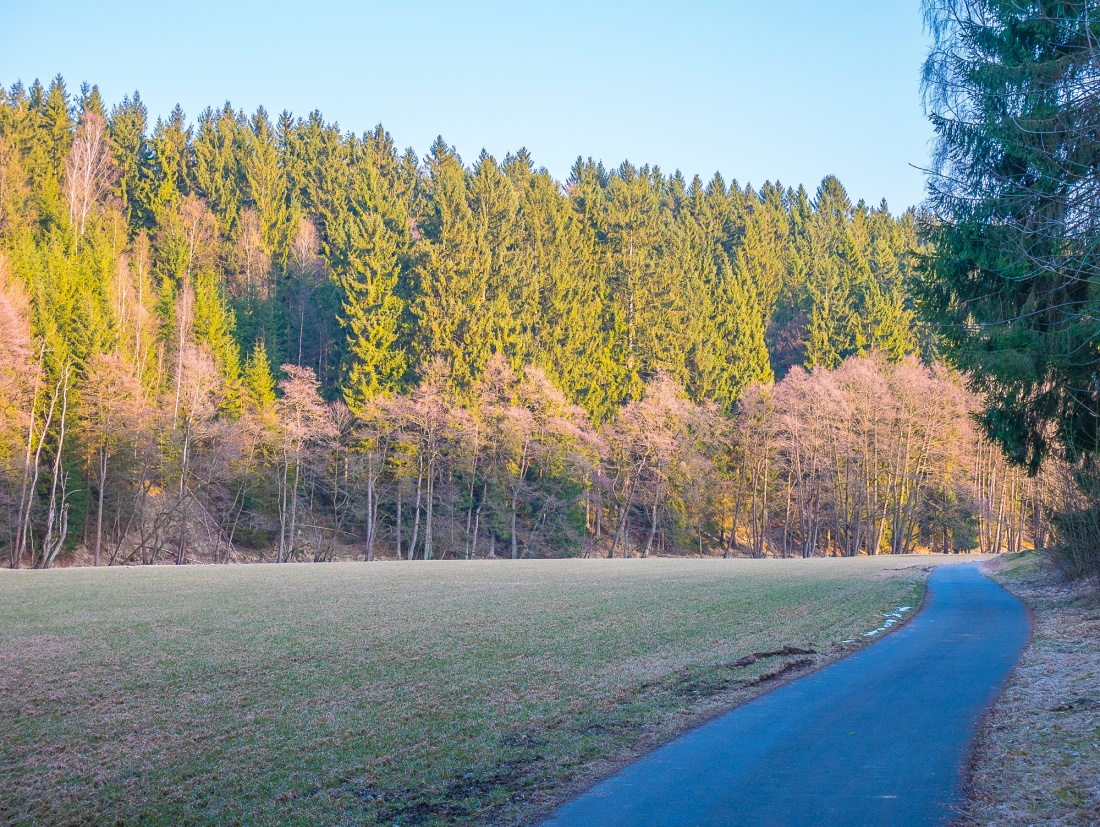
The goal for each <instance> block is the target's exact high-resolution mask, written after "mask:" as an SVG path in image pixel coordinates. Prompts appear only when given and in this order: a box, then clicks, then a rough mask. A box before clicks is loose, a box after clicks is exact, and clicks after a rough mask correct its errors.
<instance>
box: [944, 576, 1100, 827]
mask: <svg viewBox="0 0 1100 827" xmlns="http://www.w3.org/2000/svg"><path fill="white" fill-rule="evenodd" d="M1039 562H1040V561H1039V560H1038V559H1037V558H1036V556H1035V555H1034V554H1028V555H1013V557H1012V558H1008V559H1004V560H998V561H996V567H995V568H996V571H997V573H996V575H995V576H996V578H997V579H998V580H999V581H1000V582H1001V583H1002V584H1004V585H1005V586H1006V587H1007V588H1009V589H1011V590H1012V591H1013V592H1015V593H1016V594H1017V595H1019V596H1020V597H1021V598H1022V599H1023V600H1024V601H1026V602H1027V604H1028V605H1029V606H1030V607H1031V610H1032V613H1033V614H1032V617H1033V622H1034V637H1033V640H1032V642H1031V645H1030V646H1029V647H1028V648H1027V650H1025V652H1024V655H1023V657H1022V658H1021V660H1020V663H1019V665H1018V666H1017V667H1016V670H1015V671H1014V672H1013V673H1012V676H1011V678H1010V679H1009V683H1008V686H1007V687H1006V689H1005V691H1004V693H1003V694H1002V695H1001V697H1000V698H999V699H998V701H997V703H996V704H995V705H994V707H993V710H992V711H991V713H990V715H989V717H988V718H987V720H986V724H985V727H984V730H983V732H982V734H981V735H980V736H979V739H978V743H977V749H976V755H975V760H974V764H973V774H972V778H971V782H970V790H969V796H968V802H967V807H966V811H965V815H964V817H963V818H962V819H960V820H959V822H958V823H959V824H960V825H965V827H978V825H991V826H992V825H996V827H1017V825H1019V827H1024V825H1036V824H1042V825H1047V826H1048V827H1068V825H1090V826H1094V825H1097V824H1100V597H1098V596H1097V594H1096V592H1095V591H1093V590H1090V589H1087V588H1084V587H1081V586H1076V587H1074V586H1069V585H1067V584H1065V583H1064V582H1061V581H1060V580H1059V579H1057V578H1056V577H1055V576H1054V575H1052V574H1051V573H1050V571H1049V568H1048V567H1045V566H1040V565H1039Z"/></svg>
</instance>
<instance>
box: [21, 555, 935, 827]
mask: <svg viewBox="0 0 1100 827" xmlns="http://www.w3.org/2000/svg"><path fill="white" fill-rule="evenodd" d="M930 562H936V558H925V557H922V558H918V560H914V559H913V558H908V559H900V560H899V559H897V558H871V559H867V558H862V559H854V560H807V561H801V560H798V561H795V560H761V561H751V560H622V561H619V560H614V561H604V560H572V561H530V562H519V563H508V562H472V563H462V562H446V563H439V562H434V563H374V564H327V565H308V564H305V565H286V566H262V565H252V566H223V567H212V566H211V567H184V568H175V567H155V568H154V567H149V568H126V569H121V568H115V569H98V570H89V569H77V570H60V571H47V572H25V571H24V572H9V571H5V572H2V573H0V721H2V725H0V822H3V823H10V824H86V823H101V824H109V823H110V824H113V823H119V824H148V825H182V824H250V825H251V824H256V825H258V824H274V823H278V824H301V825H313V824H321V825H338V824H341V825H342V824H418V823H419V824H433V823H455V822H459V823H461V822H466V821H469V822H473V823H485V822H488V821H492V822H493V823H521V822H523V821H524V820H525V819H530V818H531V817H532V816H533V815H534V814H537V813H538V812H541V811H542V810H544V809H545V808H546V807H547V806H548V805H549V804H551V803H553V802H554V801H556V800H559V799H560V798H561V797H562V796H565V795H568V794H569V793H570V792H572V791H573V790H575V789H577V788H579V787H580V786H583V784H585V783H587V781H588V780H589V779H591V778H592V777H593V776H594V775H598V774H599V773H601V772H606V771H607V770H609V769H611V768H613V767H614V766H615V765H616V764H617V763H621V762H622V761H625V760H628V759H629V758H630V757H631V756H634V755H636V754H638V753H640V752H642V751H645V750H646V749H648V748H650V747H652V746H653V745H654V744H656V743H658V742H660V741H662V740H664V739H667V738H668V737H670V736H671V735H673V734H675V733H676V732H677V731H679V730H681V729H683V728H684V727H685V726H687V725H689V724H691V723H694V722H697V721H698V720H700V718H701V717H703V716H705V715H707V714H712V713H713V712H715V711H718V710H719V709H721V708H725V707H728V706H730V705H731V704H733V703H736V702H737V701H738V700H739V699H743V698H744V697H747V696H748V695H749V694H751V693H752V692H759V691H762V689H763V688H766V686H767V685H768V684H767V683H766V682H762V681H767V678H768V676H769V675H773V674H774V673H778V672H781V671H782V670H783V669H784V667H785V666H791V665H792V664H793V665H794V666H798V667H801V668H805V667H806V666H807V664H804V663H802V661H805V660H808V658H806V657H804V656H796V655H790V656H775V657H769V658H761V659H760V660H758V661H757V662H756V663H755V664H751V665H748V666H734V665H732V662H733V661H735V660H737V659H738V658H741V657H743V656H744V655H747V654H750V653H752V652H762V651H771V650H775V649H779V648H781V647H783V646H794V647H800V648H812V649H814V650H816V651H817V652H819V653H820V654H819V655H818V656H817V658H816V661H817V662H823V661H827V660H829V659H832V658H836V657H839V656H841V655H842V654H843V653H844V652H845V651H848V650H850V648H851V645H849V646H847V647H845V646H844V645H843V644H842V643H841V642H842V641H844V640H847V639H849V638H852V637H858V635H859V633H860V632H863V631H865V630H868V629H872V628H875V627H877V626H878V625H879V624H880V622H881V612H884V611H887V610H889V609H893V608H894V607H896V606H899V605H917V604H918V603H919V601H920V599H921V595H922V593H923V588H924V585H923V584H924V579H925V577H926V576H927V568H926V567H927V565H928V563H930ZM939 562H942V560H940V561H939ZM772 683H774V681H772Z"/></svg>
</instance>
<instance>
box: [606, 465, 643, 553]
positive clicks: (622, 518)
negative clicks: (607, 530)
mask: <svg viewBox="0 0 1100 827" xmlns="http://www.w3.org/2000/svg"><path fill="white" fill-rule="evenodd" d="M639 475H640V472H639V473H638V474H635V475H634V476H633V477H632V478H631V480H630V492H629V493H628V494H627V495H626V504H625V505H623V510H622V511H621V512H620V513H619V525H618V526H617V527H616V529H615V539H614V540H612V541H611V551H610V552H609V553H608V555H607V557H608V559H612V558H614V556H615V549H617V548H618V547H619V540H620V539H622V536H623V528H624V527H625V526H626V515H627V514H628V513H629V511H630V504H631V502H632V501H633V500H634V486H635V485H636V484H637V482H638V477H639Z"/></svg>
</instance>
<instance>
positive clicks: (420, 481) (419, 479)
mask: <svg viewBox="0 0 1100 827" xmlns="http://www.w3.org/2000/svg"><path fill="white" fill-rule="evenodd" d="M418 471H419V473H418V474H417V475H416V509H415V511H414V514H415V516H414V517H413V536H412V539H411V540H410V541H409V560H412V559H413V555H414V554H415V553H416V538H417V535H418V534H420V492H421V490H422V487H423V485H424V461H423V460H421V461H420V468H419V469H418Z"/></svg>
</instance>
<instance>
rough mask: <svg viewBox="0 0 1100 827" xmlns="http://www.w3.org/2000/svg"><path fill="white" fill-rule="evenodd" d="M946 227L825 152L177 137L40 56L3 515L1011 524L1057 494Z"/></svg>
mask: <svg viewBox="0 0 1100 827" xmlns="http://www.w3.org/2000/svg"><path fill="white" fill-rule="evenodd" d="M918 248H919V244H918V239H917V235H916V231H915V219H914V214H913V212H912V211H909V212H907V213H905V214H903V215H902V216H901V217H900V218H895V217H894V216H893V215H892V214H891V213H890V211H889V210H888V209H887V207H886V205H885V204H882V205H880V206H878V207H875V208H869V207H867V206H866V205H865V204H863V203H862V202H860V203H859V204H856V205H852V204H851V202H850V201H849V199H848V197H847V195H846V194H845V192H844V190H843V188H842V187H841V185H840V183H839V182H838V181H837V180H836V179H834V178H826V179H825V181H824V182H822V184H821V186H820V188H819V189H818V191H817V193H816V195H815V196H814V197H813V198H812V199H811V198H810V196H809V195H808V194H807V193H806V192H805V190H803V189H802V188H801V187H800V188H798V189H790V188H784V187H781V186H779V185H778V184H774V185H773V184H765V185H764V186H763V187H762V188H760V189H759V190H754V189H753V188H751V187H744V188H742V187H741V186H739V185H738V184H737V183H736V182H734V183H733V184H732V185H727V184H726V183H725V182H724V180H723V179H722V178H721V177H720V176H717V175H716V176H715V177H714V178H713V179H712V180H711V181H710V182H709V183H706V184H704V183H703V182H702V181H700V180H699V179H698V178H695V179H693V180H691V181H688V180H686V179H685V178H684V177H683V176H681V175H680V174H679V173H676V174H674V175H672V176H666V175H664V174H662V173H661V172H660V171H659V170H657V169H656V168H652V167H641V168H636V167H633V166H631V165H630V164H628V163H624V164H623V165H621V166H620V167H619V168H618V169H615V170H611V171H609V170H607V169H605V168H604V167H603V166H602V165H601V164H598V163H594V162H592V161H591V160H589V161H587V162H585V161H582V160H580V159H578V161H577V163H576V165H575V166H574V168H573V170H572V173H571V175H570V177H569V179H568V180H567V181H566V182H565V183H564V184H562V183H559V182H557V181H555V180H554V179H553V178H552V177H551V176H550V174H549V173H548V172H547V171H546V170H544V169H536V168H535V167H534V165H533V163H532V161H531V159H530V158H529V156H528V155H527V153H526V152H525V151H523V150H520V151H518V152H517V153H515V154H512V155H509V156H507V157H506V158H505V159H504V160H503V162H500V163H498V162H497V161H496V160H495V159H493V158H492V157H491V156H489V155H487V154H485V153H482V155H481V156H480V157H479V158H478V159H477V161H476V162H475V163H474V164H473V165H472V166H469V167H468V166H466V165H464V164H463V162H462V160H461V158H460V157H459V156H458V155H457V153H456V152H455V151H454V150H453V149H452V148H450V147H448V146H447V145H446V144H445V143H444V141H443V140H442V139H437V141H436V142H435V144H434V145H433V146H432V147H431V149H430V151H429V153H428V155H427V157H426V158H424V159H423V160H421V159H418V158H417V157H416V156H415V155H414V154H413V153H412V151H411V150H408V151H405V152H404V153H401V152H398V151H397V149H396V147H395V146H394V144H393V142H392V140H391V139H390V137H389V135H388V134H387V133H386V132H385V131H384V130H382V128H381V127H378V128H376V129H375V130H373V131H372V132H369V133H366V134H364V135H362V136H355V135H352V134H346V133H342V132H341V131H340V130H339V128H338V127H337V126H335V125H333V124H327V123H325V122H324V121H323V119H322V118H321V116H320V115H319V114H318V113H313V114H311V115H310V116H309V117H308V118H305V119H294V118H292V117H291V116H290V115H289V114H285V113H284V114H283V115H282V116H281V117H280V118H279V119H278V120H277V122H276V123H274V124H273V123H272V122H271V121H270V119H269V117H268V116H267V114H266V113H265V112H264V110H263V109H260V110H258V111H257V112H256V113H255V114H254V115H253V116H251V117H248V116H246V115H245V114H244V113H238V112H235V111H234V110H233V109H232V108H231V107H229V106H228V105H226V106H225V107H224V108H222V109H220V110H207V111H205V112H204V113H202V115H201V116H200V117H199V119H198V123H197V124H196V125H195V126H191V125H189V124H188V123H187V122H186V120H185V118H184V116H183V113H182V112H180V110H179V108H178V107H177V109H176V110H175V111H174V112H173V113H172V114H171V115H170V116H169V118H168V119H167V120H158V121H157V123H156V124H155V125H154V126H153V127H152V129H151V130H150V128H149V125H148V123H147V116H146V110H145V108H144V106H143V104H142V103H141V100H140V97H139V96H138V95H137V93H135V94H134V95H133V96H132V97H128V98H126V99H124V100H123V101H122V103H120V104H119V105H117V106H115V107H113V108H111V109H110V111H108V110H107V107H106V106H105V104H104V103H103V101H102V100H101V98H100V96H99V93H98V91H97V90H96V88H95V87H88V86H84V87H82V89H81V91H80V94H79V96H78V97H76V98H75V99H73V98H71V97H70V96H69V95H68V93H67V92H66V89H65V85H64V83H63V81H62V80H61V79H60V78H57V79H55V80H54V81H53V82H52V83H51V84H50V85H49V87H43V86H42V85H40V84H38V83H37V82H36V83H35V84H33V85H32V86H31V88H30V89H26V88H24V87H23V86H22V85H20V84H16V85H15V86H13V87H12V88H11V89H10V91H0V378H2V379H3V383H2V390H0V508H2V511H0V520H2V522H0V530H2V532H3V533H2V534H0V542H2V543H3V545H4V546H5V547H6V549H7V550H8V555H9V557H10V560H11V563H12V565H37V566H49V565H51V564H53V563H54V562H56V561H57V560H58V559H60V558H61V557H62V556H63V555H70V556H72V555H74V554H75V555H76V557H74V558H73V559H78V558H79V559H84V558H83V557H80V554H84V555H86V557H87V558H88V559H89V560H90V561H94V562H96V563H105V562H115V563H118V562H131V561H141V562H146V563H153V562H161V561H166V560H171V561H175V562H178V563H183V562H186V561H188V560H194V559H203V560H215V561H227V560H231V559H274V560H280V561H282V560H290V559H315V560H325V559H331V558H334V557H339V556H348V555H349V554H354V555H358V556H363V557H366V558H367V559H371V558H372V557H374V556H375V555H376V554H384V555H387V556H394V555H397V556H401V557H407V558H414V557H415V558H426V559H430V558H436V557H443V556H448V557H473V556H479V557H480V556H508V557H522V556H532V555H546V554H575V553H600V554H615V555H618V554H626V553H630V554H634V553H641V554H648V553H654V552H658V551H660V552H669V551H674V550H680V551H683V550H692V549H694V550H696V551H699V552H711V553H719V552H721V553H727V554H729V553H735V552H738V553H745V552H746V551H747V552H748V553H751V554H754V555H763V554H779V553H782V554H795V553H797V554H806V555H811V554H818V553H843V554H855V553H878V552H880V551H894V552H904V551H911V550H913V549H914V548H916V547H917V546H929V545H935V547H936V548H943V549H958V548H962V549H969V548H971V547H976V546H979V545H981V546H982V547H989V548H993V547H997V548H1003V547H1012V546H1013V544H1016V545H1019V543H1020V542H1021V541H1022V540H1021V538H1022V536H1023V530H1024V525H1025V517H1026V515H1038V514H1040V513H1041V505H1040V497H1039V495H1038V486H1037V484H1036V485H1032V484H1031V483H1029V482H1025V481H1024V480H1023V478H1022V477H1020V476H1019V474H1018V473H1017V472H1015V471H1012V470H1011V469H1009V468H1008V467H1007V466H1005V465H1004V463H1003V460H1002V459H1001V457H1000V454H999V452H997V451H994V450H993V449H991V448H990V446H989V444H988V443H984V442H982V440H981V439H980V438H979V437H978V436H977V435H976V434H975V433H974V432H973V430H972V429H971V428H970V425H969V420H968V415H969V412H970V411H971V410H972V409H973V408H974V405H975V403H974V402H973V399H972V398H970V397H969V396H968V395H967V394H966V392H965V391H963V390H962V389H961V384H960V382H959V380H958V378H957V377H954V376H952V375H949V374H947V373H945V372H944V371H942V370H941V369H939V368H936V367H929V366H927V365H929V364H931V360H932V358H933V356H934V343H933V342H932V341H930V340H929V339H928V337H927V335H926V334H924V333H923V332H922V329H921V328H920V327H918V326H917V325H916V324H915V321H914V311H913V294H914V290H915V286H914V279H915V278H916V275H915V269H914V263H913V259H912V257H911V255H910V253H911V252H912V251H914V250H917V249H918ZM921 360H923V364H922V361H921ZM776 377H780V378H781V379H782V381H781V382H779V384H777V385H773V384H772V383H773V381H774V380H775V378H776ZM872 399H873V400H874V402H871V401H870V400H872ZM933 423H934V424H935V427H933ZM1036 525H1039V523H1038V522H1036ZM1033 530H1038V529H1033ZM78 549H79V552H78V551H77V550H78Z"/></svg>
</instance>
